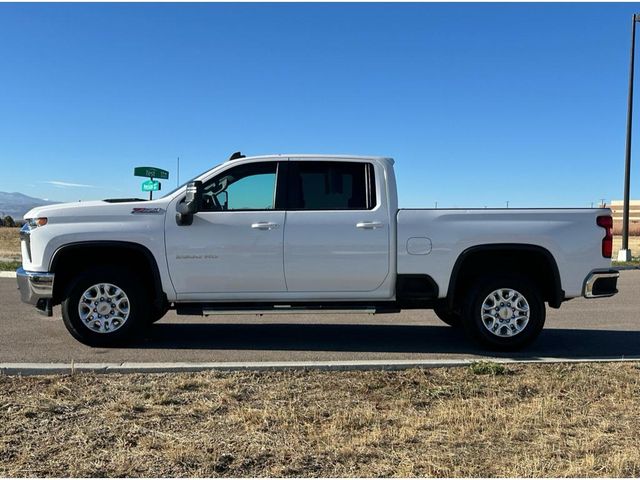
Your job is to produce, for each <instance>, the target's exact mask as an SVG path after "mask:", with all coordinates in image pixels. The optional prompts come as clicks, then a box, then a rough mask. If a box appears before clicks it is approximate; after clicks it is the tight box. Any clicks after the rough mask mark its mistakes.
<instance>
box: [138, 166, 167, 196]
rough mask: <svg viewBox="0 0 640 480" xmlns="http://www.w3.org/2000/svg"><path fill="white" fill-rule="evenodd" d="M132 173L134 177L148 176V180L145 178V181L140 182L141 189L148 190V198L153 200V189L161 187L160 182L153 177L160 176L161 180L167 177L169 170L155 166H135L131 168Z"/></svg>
mask: <svg viewBox="0 0 640 480" xmlns="http://www.w3.org/2000/svg"><path fill="white" fill-rule="evenodd" d="M133 174H134V175H135V176H136V177H147V178H149V180H147V181H146V182H142V191H143V192H149V200H153V192H154V191H156V190H161V188H162V184H161V183H160V182H159V181H157V180H154V179H156V178H161V179H163V180H168V179H169V172H167V171H166V170H162V169H161V168H156V167H136V168H134V169H133Z"/></svg>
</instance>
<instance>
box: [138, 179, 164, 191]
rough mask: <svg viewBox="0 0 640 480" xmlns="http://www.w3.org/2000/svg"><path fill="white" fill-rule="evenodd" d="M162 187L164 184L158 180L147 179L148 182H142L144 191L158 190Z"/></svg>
mask: <svg viewBox="0 0 640 480" xmlns="http://www.w3.org/2000/svg"><path fill="white" fill-rule="evenodd" d="M161 187H162V184H161V183H160V182H159V181H157V180H147V181H146V182H142V191H143V192H157V191H158V190H160V189H161Z"/></svg>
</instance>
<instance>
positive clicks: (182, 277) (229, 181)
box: [165, 161, 286, 299]
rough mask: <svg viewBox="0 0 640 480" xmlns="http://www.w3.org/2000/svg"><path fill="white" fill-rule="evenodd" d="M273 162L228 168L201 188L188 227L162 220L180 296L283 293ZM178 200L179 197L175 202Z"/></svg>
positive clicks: (170, 219)
mask: <svg viewBox="0 0 640 480" xmlns="http://www.w3.org/2000/svg"><path fill="white" fill-rule="evenodd" d="M278 169H279V162H275V161H269V162H265V161H260V162H248V163H242V164H239V165H235V166H233V165H230V167H229V168H228V169H226V170H224V171H222V172H220V173H218V174H216V175H215V176H214V177H213V178H212V179H210V180H208V181H206V182H205V183H204V184H203V188H204V201H203V207H202V210H201V211H199V212H198V213H196V214H195V215H194V217H193V223H192V224H191V225H186V226H179V225H177V224H176V222H175V220H174V219H173V215H172V214H171V213H172V212H174V211H175V205H172V212H170V214H169V215H167V221H166V233H165V235H166V250H167V263H168V266H169V272H170V276H171V281H172V282H173V286H174V288H175V289H176V292H177V293H178V294H179V295H182V296H183V298H193V299H206V298H207V295H206V294H215V293H240V294H241V293H251V292H284V291H286V286H285V282H284V272H283V232H284V220H285V212H284V209H278V208H276V201H277V199H276V184H277V179H278ZM178 201H180V199H178Z"/></svg>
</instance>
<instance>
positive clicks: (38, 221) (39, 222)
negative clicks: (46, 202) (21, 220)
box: [25, 217, 49, 228]
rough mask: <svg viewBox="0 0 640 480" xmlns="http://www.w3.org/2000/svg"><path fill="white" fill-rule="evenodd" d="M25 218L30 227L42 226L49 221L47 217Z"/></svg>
mask: <svg viewBox="0 0 640 480" xmlns="http://www.w3.org/2000/svg"><path fill="white" fill-rule="evenodd" d="M25 220H26V222H27V223H28V224H29V226H30V227H31V228H36V227H44V226H45V225H46V224H47V222H48V221H49V220H48V219H47V217H38V218H27V219H25Z"/></svg>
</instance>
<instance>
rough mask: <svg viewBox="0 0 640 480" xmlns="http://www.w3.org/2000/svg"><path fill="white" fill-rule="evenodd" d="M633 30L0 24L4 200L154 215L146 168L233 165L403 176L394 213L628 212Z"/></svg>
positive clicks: (602, 13)
mask: <svg viewBox="0 0 640 480" xmlns="http://www.w3.org/2000/svg"><path fill="white" fill-rule="evenodd" d="M635 11H640V4H638V3H635V4H634V3H627V4H548V3H544V4H461V3H457V4H121V3H117V4H57V5H56V4H0V191H8V192H13V191H19V192H22V193H25V194H27V195H31V196H36V197H40V198H47V199H50V200H56V201H76V200H89V199H101V198H113V197H132V196H138V197H144V196H145V194H144V193H143V192H141V182H142V181H143V180H144V179H143V178H138V177H134V176H133V168H134V167H136V166H156V167H160V168H163V169H166V170H169V172H170V177H169V180H164V181H163V190H165V191H168V190H171V189H172V188H174V187H175V186H176V181H177V175H176V159H177V157H180V180H181V181H185V180H187V179H188V178H191V177H193V176H195V175H197V174H199V173H200V172H202V171H205V170H208V169H209V168H211V167H213V166H214V165H217V164H218V163H220V162H221V161H223V160H225V159H226V158H228V157H229V155H230V154H231V153H233V152H235V151H238V150H240V151H242V152H243V153H244V154H247V155H260V154H270V153H337V154H342V153H346V154H358V155H382V156H390V157H393V158H395V160H396V176H397V179H398V191H399V200H400V206H401V207H421V206H422V207H428V208H432V207H434V206H435V205H436V202H437V205H438V207H466V206H468V207H484V206H487V207H504V206H505V205H506V202H507V201H508V202H509V205H510V206H511V207H536V206H539V207H572V206H573V207H589V206H591V204H592V203H594V204H597V203H599V202H600V201H601V199H605V200H606V201H607V202H608V201H610V200H617V199H621V198H622V192H623V175H624V151H625V128H626V108H627V87H628V75H629V46H630V45H629V44H630V29H631V15H632V14H633V13H634V12H635ZM639 35H640V33H639ZM639 66H640V65H639ZM638 81H639V82H640V74H639V75H638ZM638 97H640V89H639V90H638V95H636V99H638ZM637 107H639V105H637V104H636V111H637V112H638V115H640V110H639V109H638V108H637ZM636 123H637V124H638V128H639V129H640V118H638V119H637V120H636ZM637 132H638V129H636V133H635V134H634V136H633V141H634V144H635V145H637V146H638V148H640V133H637ZM634 156H635V157H638V156H640V151H639V152H638V154H637V155H634ZM631 194H632V198H634V197H635V198H638V197H640V160H638V159H636V158H634V163H633V168H632V188H631Z"/></svg>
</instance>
